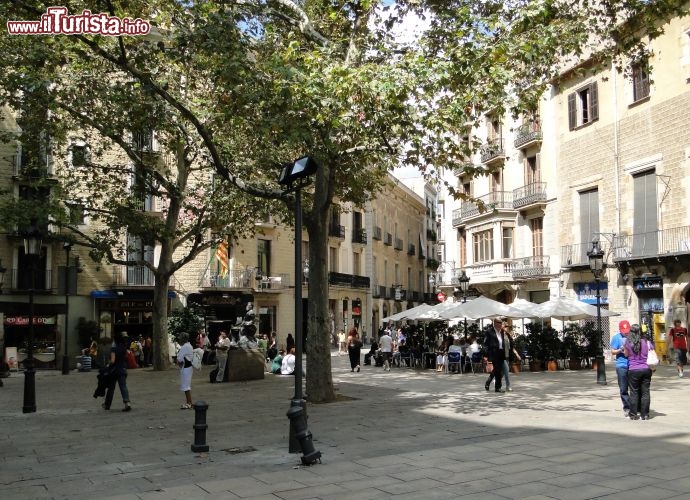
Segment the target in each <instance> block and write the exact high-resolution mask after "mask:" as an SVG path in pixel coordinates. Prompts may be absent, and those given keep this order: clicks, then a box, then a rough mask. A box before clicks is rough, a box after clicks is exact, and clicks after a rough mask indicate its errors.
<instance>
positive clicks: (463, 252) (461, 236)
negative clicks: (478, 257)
mask: <svg viewBox="0 0 690 500" xmlns="http://www.w3.org/2000/svg"><path fill="white" fill-rule="evenodd" d="M458 241H459V242H460V267H465V266H466V265H467V233H465V231H464V230H463V231H459V232H458Z"/></svg>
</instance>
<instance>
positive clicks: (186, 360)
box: [177, 335, 194, 410]
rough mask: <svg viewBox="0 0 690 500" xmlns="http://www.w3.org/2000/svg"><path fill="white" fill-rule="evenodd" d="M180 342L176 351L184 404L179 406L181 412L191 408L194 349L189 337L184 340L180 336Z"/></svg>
mask: <svg viewBox="0 0 690 500" xmlns="http://www.w3.org/2000/svg"><path fill="white" fill-rule="evenodd" d="M180 341H183V342H184V344H182V347H180V350H179V351H177V366H179V367H180V390H181V391H182V392H184V396H185V400H186V401H185V402H184V404H183V405H182V406H180V409H181V410H189V409H191V408H192V372H193V371H194V368H193V367H192V358H193V356H194V348H193V347H192V344H190V343H189V335H187V336H186V338H184V339H183V338H182V336H180Z"/></svg>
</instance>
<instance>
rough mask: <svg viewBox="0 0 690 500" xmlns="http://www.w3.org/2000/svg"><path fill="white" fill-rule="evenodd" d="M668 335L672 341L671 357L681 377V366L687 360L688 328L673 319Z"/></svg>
mask: <svg viewBox="0 0 690 500" xmlns="http://www.w3.org/2000/svg"><path fill="white" fill-rule="evenodd" d="M668 336H669V337H671V340H672V341H673V357H674V358H675V360H676V369H677V370H678V376H679V377H681V378H682V377H683V367H684V366H685V365H686V364H687V362H688V330H687V329H686V328H685V327H684V326H682V325H681V321H680V320H679V319H676V320H674V321H673V328H671V329H669V331H668Z"/></svg>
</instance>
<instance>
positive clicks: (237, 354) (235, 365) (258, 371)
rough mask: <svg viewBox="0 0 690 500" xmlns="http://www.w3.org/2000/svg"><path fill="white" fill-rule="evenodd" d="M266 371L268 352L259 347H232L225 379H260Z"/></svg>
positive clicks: (231, 380)
mask: <svg viewBox="0 0 690 500" xmlns="http://www.w3.org/2000/svg"><path fill="white" fill-rule="evenodd" d="M265 371H266V354H265V353H264V351H262V350H259V349H230V350H229V351H228V364H227V365H226V368H225V379H224V380H225V381H226V382H238V381H242V380H259V379H262V378H264V372H265Z"/></svg>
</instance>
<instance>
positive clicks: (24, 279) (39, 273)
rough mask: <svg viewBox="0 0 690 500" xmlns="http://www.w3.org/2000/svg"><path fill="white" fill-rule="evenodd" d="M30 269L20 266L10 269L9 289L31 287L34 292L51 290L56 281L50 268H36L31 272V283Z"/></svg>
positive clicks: (18, 289)
mask: <svg viewBox="0 0 690 500" xmlns="http://www.w3.org/2000/svg"><path fill="white" fill-rule="evenodd" d="M31 274H32V273H31V269H29V268H26V267H22V268H20V269H12V276H11V278H10V285H9V286H10V289H11V290H16V291H22V290H26V291H27V292H28V291H29V290H31V289H33V290H34V292H49V291H52V290H53V288H54V285H55V283H56V281H55V278H56V277H54V276H53V270H52V269H36V270H35V271H34V272H33V283H32V275H31Z"/></svg>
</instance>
